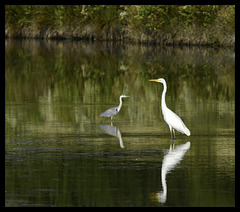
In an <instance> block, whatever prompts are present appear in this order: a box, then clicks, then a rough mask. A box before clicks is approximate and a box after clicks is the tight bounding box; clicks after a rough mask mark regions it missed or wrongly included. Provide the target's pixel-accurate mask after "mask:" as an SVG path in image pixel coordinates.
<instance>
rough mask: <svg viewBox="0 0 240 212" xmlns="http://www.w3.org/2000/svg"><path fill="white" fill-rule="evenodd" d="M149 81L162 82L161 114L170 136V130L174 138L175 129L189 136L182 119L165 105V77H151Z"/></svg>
mask: <svg viewBox="0 0 240 212" xmlns="http://www.w3.org/2000/svg"><path fill="white" fill-rule="evenodd" d="M149 81H152V82H160V83H162V84H163V92H162V101H161V107H162V114H163V118H164V121H165V122H166V123H167V124H168V126H169V129H170V133H171V138H172V132H173V134H174V138H176V135H175V130H177V131H178V132H181V133H183V134H186V135H187V136H190V135H191V133H190V131H189V129H188V128H187V127H186V126H185V124H184V123H183V121H182V119H181V118H180V117H179V116H178V115H177V114H176V113H174V112H172V111H171V110H170V109H169V108H168V107H167V105H166V101H165V97H166V92H167V83H166V81H165V79H163V78H159V79H151V80H149Z"/></svg>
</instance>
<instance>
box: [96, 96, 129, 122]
mask: <svg viewBox="0 0 240 212" xmlns="http://www.w3.org/2000/svg"><path fill="white" fill-rule="evenodd" d="M126 97H129V96H126V95H124V94H122V95H121V96H120V97H119V101H120V104H119V105H118V107H113V108H110V109H108V110H106V111H105V112H103V113H101V114H100V115H99V117H111V121H112V118H113V116H116V115H117V114H118V113H119V111H120V110H121V107H122V98H126Z"/></svg>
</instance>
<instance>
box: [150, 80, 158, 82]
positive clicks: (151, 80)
mask: <svg viewBox="0 0 240 212" xmlns="http://www.w3.org/2000/svg"><path fill="white" fill-rule="evenodd" d="M149 81H151V82H157V81H158V79H150V80H149Z"/></svg>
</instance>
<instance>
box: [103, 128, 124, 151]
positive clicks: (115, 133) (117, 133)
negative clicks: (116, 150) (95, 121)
mask: <svg viewBox="0 0 240 212" xmlns="http://www.w3.org/2000/svg"><path fill="white" fill-rule="evenodd" d="M100 128H101V129H102V130H103V131H105V132H106V133H107V134H109V135H112V136H115V137H117V138H118V140H119V145H120V147H121V148H124V145H123V141H122V135H121V132H120V130H119V129H118V128H117V127H115V126H113V125H112V124H111V125H106V124H100Z"/></svg>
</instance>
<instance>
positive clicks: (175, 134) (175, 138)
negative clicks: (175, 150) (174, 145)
mask: <svg viewBox="0 0 240 212" xmlns="http://www.w3.org/2000/svg"><path fill="white" fill-rule="evenodd" d="M172 130H173V135H174V139H176V134H175V130H174V129H172Z"/></svg>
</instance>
